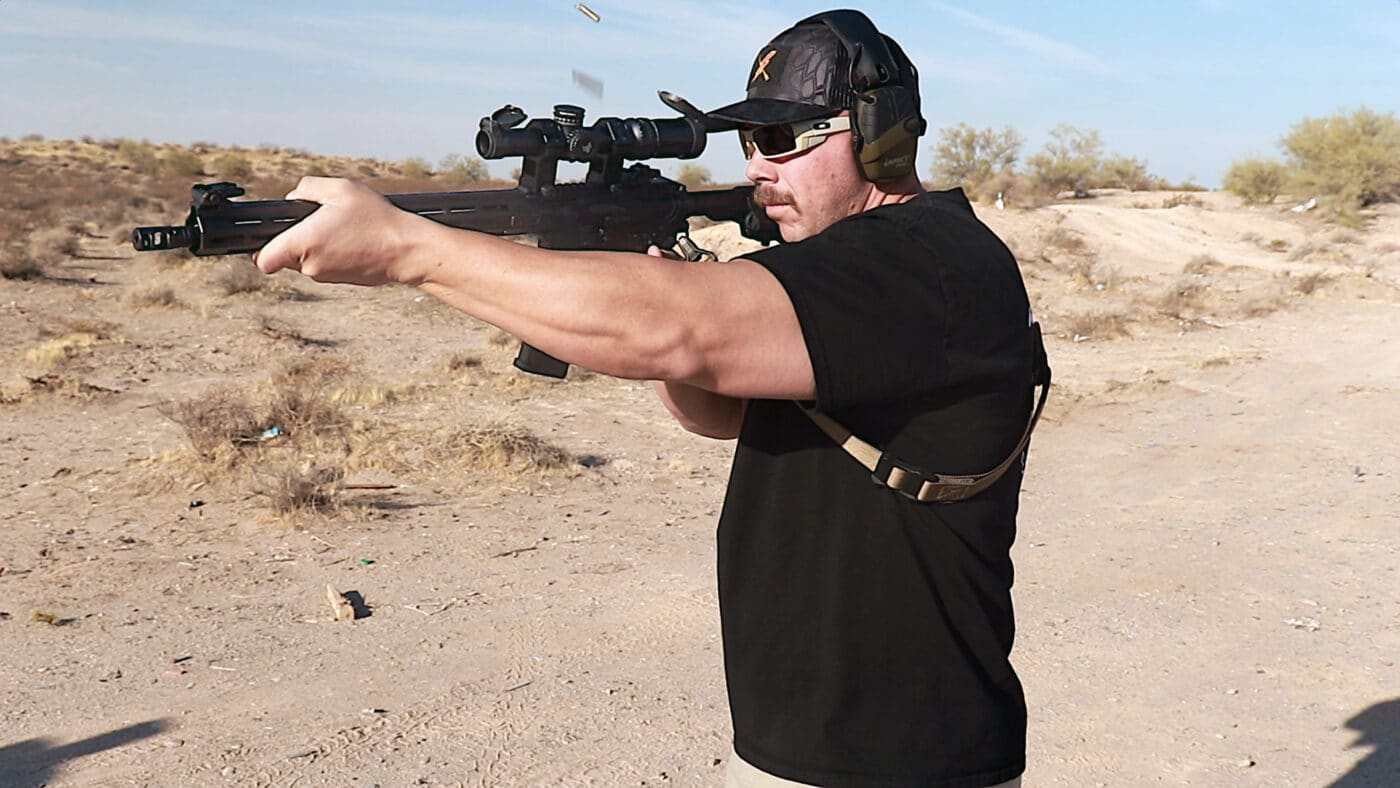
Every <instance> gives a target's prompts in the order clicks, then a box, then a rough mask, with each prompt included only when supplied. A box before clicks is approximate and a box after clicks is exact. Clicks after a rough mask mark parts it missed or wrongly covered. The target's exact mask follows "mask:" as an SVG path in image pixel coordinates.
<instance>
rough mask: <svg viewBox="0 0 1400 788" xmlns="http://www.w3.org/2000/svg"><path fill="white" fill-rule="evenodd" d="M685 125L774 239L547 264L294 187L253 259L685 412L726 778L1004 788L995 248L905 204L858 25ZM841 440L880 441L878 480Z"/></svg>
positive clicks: (876, 74) (1016, 432) (899, 159)
mask: <svg viewBox="0 0 1400 788" xmlns="http://www.w3.org/2000/svg"><path fill="white" fill-rule="evenodd" d="M708 120H709V122H710V124H711V125H712V127H713V128H715V129H717V130H722V129H729V128H735V129H738V131H739V133H740V138H741V141H742V143H743V146H744V151H745V154H746V155H747V156H748V167H747V172H746V174H747V176H748V178H749V179H750V180H752V181H753V182H754V183H755V185H756V190H755V194H756V199H757V201H758V202H759V203H760V204H762V205H764V206H765V210H766V211H767V213H768V215H769V216H770V217H771V218H772V219H773V220H775V221H776V222H777V223H778V225H779V227H780V228H781V232H782V237H783V239H784V240H785V241H786V242H787V243H785V244H781V245H778V246H774V247H770V248H767V249H763V250H760V251H757V252H754V253H752V254H749V255H747V256H746V257H745V258H743V259H738V260H734V261H731V262H728V263H722V264H721V263H701V264H680V263H676V262H672V261H667V260H662V259H658V257H657V256H656V255H655V254H653V255H651V256H648V255H640V254H625V253H610V252H560V251H546V250H540V249H534V248H530V247H526V246H522V245H519V244H516V243H513V242H510V241H506V240H502V239H499V238H494V237H491V236H487V235H482V234H478V233H473V232H468V231H462V230H455V229H450V228H447V227H444V226H441V225H438V224H435V223H433V222H431V221H429V220H426V219H423V218H421V217H417V216H413V215H411V214H408V213H404V212H400V211H398V210H397V209H395V208H394V207H393V206H391V205H390V204H389V203H387V202H386V201H384V200H383V199H382V198H380V197H379V196H378V195H375V194H374V193H372V192H370V191H369V190H368V189H365V188H364V187H361V186H357V185H355V184H352V183H349V182H346V181H338V180H332V179H322V178H307V179H304V180H303V181H302V182H301V184H300V185H298V186H297V188H296V189H295V190H294V191H293V192H292V193H291V194H289V195H288V197H289V198H300V199H308V200H314V201H316V202H319V203H322V207H321V208H320V209H318V210H317V211H316V212H315V213H314V214H312V215H311V216H310V217H308V218H307V219H305V220H303V221H302V222H301V223H299V224H298V225H297V226H295V227H293V228H291V229H290V230H288V231H287V232H285V233H283V234H282V235H280V236H278V237H277V238H275V239H274V240H273V241H272V242H271V243H269V244H268V245H267V247H265V248H264V249H263V251H262V252H261V253H260V254H259V255H258V256H257V258H256V259H257V263H258V265H259V267H260V268H261V269H262V270H264V271H266V272H268V273H272V272H274V271H277V270H280V269H283V268H294V269H298V270H300V271H301V272H302V273H304V274H306V275H308V276H311V277H312V278H315V279H318V280H321V281H329V282H349V283H356V284H363V285H378V284H383V283H390V282H398V283H406V284H411V285H415V286H417V287H420V288H422V289H423V290H424V291H426V292H428V293H431V294H433V295H434V296H437V297H438V298H441V299H442V300H444V301H446V302H448V303H450V304H452V305H454V306H456V307H458V308H460V309H462V310H463V311H465V312H467V313H469V314H472V315H474V316H476V317H478V318H481V319H482V320H485V321H487V322H490V323H493V324H495V325H497V326H499V327H501V328H503V329H505V330H506V331H509V332H510V333H512V334H514V335H515V336H517V337H519V338H520V339H521V340H523V341H525V342H528V343H529V344H531V345H534V346H535V347H537V348H539V349H541V350H543V351H545V352H547V353H549V354H551V355H553V356H556V357H558V358H561V359H565V360H568V361H571V362H573V363H575V364H579V365H582V366H584V367H587V368H589V369H592V370H596V371H600V372H604V373H608V374H611V375H616V376H619V377H625V378H634V379H650V380H655V381H658V383H657V391H658V393H659V394H660V397H661V399H662V401H663V402H664V403H665V405H666V407H667V408H668V409H669V410H670V411H671V412H672V413H673V414H674V415H675V417H676V419H677V420H678V421H679V422H680V423H681V424H682V425H683V426H684V427H685V428H686V429H689V430H691V431H694V432H698V433H701V434H704V435H708V436H711V437H715V438H735V437H737V438H738V439H739V440H738V446H737V450H736V454H735V459H734V467H733V470H732V474H731V479H730V485H729V489H728V493H727V497H726V500H725V506H724V511H723V513H722V515H721V518H720V525H719V589H720V610H721V619H722V624H723V634H724V650H725V667H726V674H727V680H728V685H729V695H730V705H731V710H732V714H733V721H734V747H735V755H734V757H733V758H731V761H730V766H729V773H728V778H727V779H728V780H729V784H731V785H739V786H742V785H791V784H794V783H797V784H808V785H849V786H887V787H892V786H989V785H997V784H1003V783H1006V784H1017V783H1019V775H1020V774H1021V772H1022V770H1023V768H1024V760H1025V723H1026V718H1025V703H1024V699H1023V696H1022V692H1021V686H1020V683H1019V682H1018V680H1017V678H1016V674H1015V672H1014V671H1013V670H1012V668H1011V665H1010V663H1009V661H1008V654H1009V652H1010V649H1011V643H1012V635H1013V629H1014V626H1013V619H1012V609H1011V598H1010V587H1011V581H1012V567H1011V562H1010V559H1009V555H1008V552H1009V549H1010V546H1011V544H1012V541H1013V539H1014V535H1015V516H1016V509H1017V499H1018V495H1019V488H1020V480H1021V471H1022V464H1021V462H1017V461H1016V460H1021V459H1023V456H1024V455H1023V451H1024V449H1025V437H1028V435H1029V429H1030V427H1029V426H1028V423H1027V420H1028V414H1029V412H1030V410H1031V409H1030V404H1031V397H1030V391H1031V385H1032V382H1033V380H1034V375H1035V373H1036V371H1037V369H1040V368H1041V367H1043V364H1039V365H1038V364H1037V363H1036V357H1037V355H1036V351H1037V348H1038V347H1039V341H1038V337H1039V335H1038V333H1037V331H1036V330H1033V328H1032V327H1031V326H1030V325H1029V324H1028V320H1027V317H1028V314H1029V304H1028V299H1027V297H1026V292H1025V287H1024V285H1023V283H1022V281H1021V277H1020V273H1019V271H1018V269H1017V267H1016V263H1015V261H1014V259H1013V258H1012V257H1011V254H1010V253H1009V252H1008V251H1007V249H1006V247H1005V246H1004V245H1003V244H1002V243H1001V242H1000V241H999V240H998V239H997V238H996V236H995V235H993V234H992V232H991V231H990V230H988V229H987V228H986V227H985V226H983V225H982V224H981V223H980V222H979V221H978V220H977V219H976V217H975V216H974V215H973V213H972V210H971V207H970V206H969V204H968V203H967V200H966V198H965V197H963V196H962V193H961V191H956V190H955V191H952V192H942V193H925V192H924V189H923V188H922V186H921V185H920V183H919V181H918V178H917V176H916V175H915V172H914V153H915V151H916V149H917V139H918V137H919V135H920V134H922V133H923V131H924V127H925V123H924V120H923V118H922V117H921V116H920V114H919V101H918V81H917V74H916V72H915V69H914V67H913V65H912V64H911V63H910V62H909V60H908V58H907V57H906V56H905V55H904V53H903V51H902V50H901V49H900V48H899V46H898V45H897V44H896V43H895V42H894V41H893V40H892V39H890V38H888V37H886V36H883V35H882V34H880V33H879V32H878V31H876V30H875V28H874V26H873V25H872V24H871V23H870V21H869V20H868V19H866V18H865V17H864V16H863V15H860V14H859V13H857V12H854V11H836V12H828V13H826V14H819V15H817V16H815V17H812V18H809V19H806V20H803V21H802V22H800V23H798V24H797V25H796V26H794V27H793V28H790V29H789V30H786V31H784V32H783V33H781V34H779V35H778V36H777V37H776V38H775V39H773V41H772V42H770V43H769V44H768V45H767V46H765V47H763V49H761V50H760V51H759V53H758V56H757V57H756V58H755V61H754V65H753V67H752V68H751V69H750V72H749V75H748V91H747V97H746V99H745V100H744V101H741V102H738V103H736V104H733V105H730V106H728V107H724V108H722V109H720V110H716V111H715V112H713V113H710V114H709V115H708ZM1046 372H1047V373H1048V370H1046ZM794 401H796V402H794ZM1042 402H1043V400H1042ZM807 407H810V408H812V409H814V410H815V411H819V412H820V413H821V414H824V415H825V416H826V417H831V418H832V419H834V421H832V422H822V426H819V420H822V419H823V418H824V417H823V416H822V415H816V414H811V413H808V412H805V410H806V408H807ZM1037 412H1038V411H1037ZM847 430H849V432H848V431H847ZM851 433H854V435H856V436H859V438H860V439H863V440H865V441H870V442H871V443H872V444H874V445H875V446H878V447H882V448H883V449H884V450H885V451H886V454H884V455H883V457H882V458H880V461H879V462H875V461H872V462H871V463H870V464H871V465H874V466H876V469H877V471H878V473H877V474H876V475H877V478H878V479H879V480H880V481H879V482H873V481H872V475H871V472H870V470H868V469H867V468H866V467H862V463H861V462H858V461H857V459H853V456H852V455H848V454H847V452H846V450H845V449H843V447H842V446H841V445H838V443H837V441H838V440H842V441H844V440H845V438H846V437H849V436H850V435H851ZM854 445H856V444H855V443H849V444H848V445H847V448H849V447H850V446H854ZM874 451H875V452H876V453H878V451H879V449H875V450H874ZM920 467H922V468H927V469H929V470H930V471H931V472H936V473H939V474H979V473H984V472H987V471H988V469H996V472H993V473H988V474H985V475H984V476H981V477H977V478H976V479H975V481H976V483H975V484H973V483H972V480H968V479H961V480H954V481H955V482H957V483H953V482H944V481H940V480H939V479H938V478H936V477H934V476H932V475H931V474H929V473H924V474H921V473H920V472H918V470H917V468H920ZM925 482H927V483H925ZM892 488H893V489H892ZM926 493H927V495H926Z"/></svg>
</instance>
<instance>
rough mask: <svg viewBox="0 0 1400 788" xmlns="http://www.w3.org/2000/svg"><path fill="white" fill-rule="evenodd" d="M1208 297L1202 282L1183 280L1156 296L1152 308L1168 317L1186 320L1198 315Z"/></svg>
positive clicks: (1207, 290) (1206, 287) (1206, 289)
mask: <svg viewBox="0 0 1400 788" xmlns="http://www.w3.org/2000/svg"><path fill="white" fill-rule="evenodd" d="M1209 295H1210V288H1209V287H1208V286H1207V285H1206V284H1205V283H1204V282H1199V281H1194V280H1191V279H1183V280H1181V281H1179V282H1177V283H1176V284H1174V285H1172V286H1171V287H1169V288H1167V290H1166V291H1165V292H1163V293H1162V294H1161V295H1160V296H1158V297H1157V298H1156V300H1155V302H1154V304H1153V306H1155V307H1156V309H1157V311H1159V312H1161V313H1162V314H1164V315H1166V316H1168V317H1174V318H1176V319H1178V320H1188V319H1191V318H1192V317H1193V316H1195V315H1197V314H1199V312H1200V311H1201V308H1202V306H1203V305H1204V304H1205V302H1206V299H1207V297H1208V296H1209Z"/></svg>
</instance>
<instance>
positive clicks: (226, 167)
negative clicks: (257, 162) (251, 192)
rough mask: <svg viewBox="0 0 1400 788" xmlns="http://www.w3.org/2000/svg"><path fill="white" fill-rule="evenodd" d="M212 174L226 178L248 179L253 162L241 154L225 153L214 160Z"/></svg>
mask: <svg viewBox="0 0 1400 788" xmlns="http://www.w3.org/2000/svg"><path fill="white" fill-rule="evenodd" d="M214 172H216V173H218V174H219V175H222V176H224V177H228V178H250V177H252V175H253V162H251V161H249V160H248V157H247V156H244V155H243V154H241V153H225V154H223V155H221V156H219V157H217V158H216V159H214Z"/></svg>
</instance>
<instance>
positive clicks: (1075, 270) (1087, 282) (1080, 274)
mask: <svg viewBox="0 0 1400 788" xmlns="http://www.w3.org/2000/svg"><path fill="white" fill-rule="evenodd" d="M1067 272H1068V273H1069V275H1070V276H1071V277H1073V279H1074V280H1075V282H1076V283H1078V284H1079V285H1080V286H1082V287H1090V288H1093V289H1094V290H1098V291H1104V290H1112V289H1113V288H1116V287H1117V286H1118V285H1119V284H1121V283H1122V281H1123V275H1122V272H1120V271H1119V270H1118V269H1117V268H1115V267H1112V266H1107V267H1105V266H1101V265H1099V263H1098V261H1097V260H1095V259H1094V258H1093V257H1092V256H1090V257H1077V258H1075V261H1074V262H1073V263H1072V264H1071V265H1070V266H1069V268H1068V270H1067Z"/></svg>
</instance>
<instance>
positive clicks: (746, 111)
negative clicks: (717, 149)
mask: <svg viewBox="0 0 1400 788" xmlns="http://www.w3.org/2000/svg"><path fill="white" fill-rule="evenodd" d="M837 112H840V110H839V109H832V108H831V107H820V106H817V105H816V104H801V103H798V102H796V101H783V100H782V99H773V98H752V99H745V100H743V101H739V102H736V103H734V104H730V105H729V106H727V107H720V108H719V109H717V110H714V111H712V112H707V113H705V128H707V129H709V130H710V131H729V130H731V129H737V128H739V127H740V126H767V125H770V124H773V123H796V122H797V121H799V120H811V119H812V118H820V117H823V116H826V115H832V114H835V113H837Z"/></svg>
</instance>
